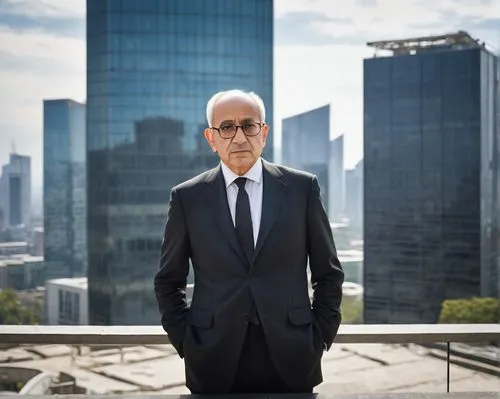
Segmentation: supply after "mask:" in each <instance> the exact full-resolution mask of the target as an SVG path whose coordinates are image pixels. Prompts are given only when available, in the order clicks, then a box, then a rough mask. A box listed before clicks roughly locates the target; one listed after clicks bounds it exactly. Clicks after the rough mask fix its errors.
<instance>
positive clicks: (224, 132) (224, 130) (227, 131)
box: [212, 122, 264, 139]
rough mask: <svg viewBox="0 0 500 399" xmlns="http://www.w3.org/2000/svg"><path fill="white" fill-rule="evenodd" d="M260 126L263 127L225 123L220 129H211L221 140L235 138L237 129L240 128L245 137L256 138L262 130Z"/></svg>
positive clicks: (260, 124) (251, 124)
mask: <svg viewBox="0 0 500 399" xmlns="http://www.w3.org/2000/svg"><path fill="white" fill-rule="evenodd" d="M262 126H264V123H257V122H245V123H244V124H243V125H234V124H232V123H227V124H224V125H221V126H220V127H212V129H214V130H217V131H218V132H219V135H220V136H221V137H222V138H223V139H232V138H233V137H234V136H236V133H237V132H238V128H241V130H242V131H243V133H244V134H245V136H257V135H258V134H259V133H260V131H261V130H262Z"/></svg>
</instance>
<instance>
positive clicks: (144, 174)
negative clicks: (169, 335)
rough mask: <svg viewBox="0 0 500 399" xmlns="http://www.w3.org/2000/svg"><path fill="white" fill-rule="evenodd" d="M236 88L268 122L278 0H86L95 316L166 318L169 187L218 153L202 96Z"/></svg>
mask: <svg viewBox="0 0 500 399" xmlns="http://www.w3.org/2000/svg"><path fill="white" fill-rule="evenodd" d="M232 88H240V89H243V90H246V91H254V92H256V93H257V94H259V95H260V96H261V97H262V98H263V100H264V102H265V104H266V107H267V109H266V111H267V117H266V119H267V121H268V122H269V123H270V124H272V120H273V112H272V110H273V2H272V0H246V1H227V0H212V1H205V0H191V1H185V0H169V1H165V0H143V1H136V0H108V1H102V0H87V107H88V108H87V110H88V111H87V112H88V114H87V137H88V203H89V212H88V229H89V230H88V238H89V273H88V277H89V321H90V324H104V325H111V324H125V325H127V324H128V325H130V324H157V323H158V322H159V312H158V310H157V305H156V300H155V298H154V294H153V277H154V274H155V272H156V270H157V269H158V265H159V254H160V245H161V240H162V233H163V226H164V223H165V220H166V215H167V210H168V203H169V198H170V189H171V188H172V186H174V185H175V184H177V183H180V182H182V181H184V180H186V179H188V178H190V177H193V176H195V175H196V174H198V173H200V172H202V171H204V170H206V169H208V168H210V167H212V166H214V165H216V164H217V163H218V158H217V156H216V154H213V153H212V152H211V151H210V148H209V146H208V144H207V143H206V141H205V138H204V137H203V130H204V129H205V127H206V126H207V123H206V120H205V107H206V103H207V101H208V99H209V98H210V96H211V95H212V94H214V93H216V92H217V91H220V90H226V89H232ZM272 151H273V139H272V134H270V136H269V137H268V141H267V146H266V149H265V151H264V155H263V156H264V158H266V159H268V160H272V158H273V157H272Z"/></svg>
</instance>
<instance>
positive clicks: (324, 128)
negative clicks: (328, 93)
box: [281, 105, 343, 210]
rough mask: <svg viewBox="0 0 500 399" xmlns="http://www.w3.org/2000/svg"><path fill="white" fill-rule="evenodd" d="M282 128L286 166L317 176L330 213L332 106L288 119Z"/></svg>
mask: <svg viewBox="0 0 500 399" xmlns="http://www.w3.org/2000/svg"><path fill="white" fill-rule="evenodd" d="M281 126H282V127H281V132H282V133H281V134H282V137H283V139H282V153H281V157H282V163H283V165H285V166H289V167H291V168H296V169H301V170H304V171H306V172H309V173H313V174H315V175H316V176H317V178H318V183H319V185H320V189H321V197H322V201H323V205H324V207H325V209H327V210H328V209H329V204H330V201H329V199H328V198H329V196H328V194H329V184H328V183H329V180H328V169H329V165H330V162H329V158H330V149H331V147H330V105H325V106H323V107H319V108H315V109H312V110H309V111H306V112H302V113H300V114H297V115H293V116H290V117H288V118H285V119H283V121H282V124H281ZM336 143H340V141H337V142H336ZM341 144H343V142H342V143H341Z"/></svg>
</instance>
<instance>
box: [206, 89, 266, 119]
mask: <svg viewBox="0 0 500 399" xmlns="http://www.w3.org/2000/svg"><path fill="white" fill-rule="evenodd" d="M227 94H237V95H243V96H248V97H250V98H251V99H252V100H253V101H254V102H255V104H256V105H257V107H258V108H259V114H260V122H265V120H266V107H265V105H264V101H263V100H262V98H260V97H259V96H258V95H257V94H255V93H254V92H253V91H251V92H249V93H247V92H245V91H243V90H239V89H232V90H226V91H219V92H218V93H215V94H214V95H213V96H212V97H211V98H210V100H208V102H207V111H206V114H207V123H208V126H209V127H212V118H213V115H214V107H215V104H216V103H217V100H219V99H220V98H221V97H222V96H225V95H227Z"/></svg>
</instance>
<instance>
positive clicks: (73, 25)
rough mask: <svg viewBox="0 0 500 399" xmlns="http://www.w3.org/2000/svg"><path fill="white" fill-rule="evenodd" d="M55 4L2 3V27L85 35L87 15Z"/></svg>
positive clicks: (15, 30) (0, 14) (22, 30)
mask: <svg viewBox="0 0 500 399" xmlns="http://www.w3.org/2000/svg"><path fill="white" fill-rule="evenodd" d="M66 11H67V10H66V9H64V8H61V7H57V6H55V5H53V4H50V3H46V2H43V1H39V2H36V3H31V2H29V3H28V2H27V1H12V0H10V1H9V0H7V1H5V2H2V3H0V27H5V28H8V29H10V30H12V31H14V32H19V33H22V32H26V31H35V32H36V31H38V32H44V33H48V34H51V35H54V36H70V37H83V36H85V17H84V15H79V14H78V13H74V11H73V10H72V11H73V12H66Z"/></svg>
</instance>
